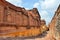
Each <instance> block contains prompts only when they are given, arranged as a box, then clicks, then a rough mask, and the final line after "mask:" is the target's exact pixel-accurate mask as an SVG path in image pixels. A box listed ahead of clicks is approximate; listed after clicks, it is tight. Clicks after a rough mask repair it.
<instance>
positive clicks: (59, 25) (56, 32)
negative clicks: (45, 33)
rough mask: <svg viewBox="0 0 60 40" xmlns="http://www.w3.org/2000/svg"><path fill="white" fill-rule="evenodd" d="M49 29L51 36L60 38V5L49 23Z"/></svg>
mask: <svg viewBox="0 0 60 40" xmlns="http://www.w3.org/2000/svg"><path fill="white" fill-rule="evenodd" d="M49 29H50V34H51V36H53V37H54V38H55V39H56V40H60V5H59V7H58V9H57V11H56V12H55V15H54V17H53V19H52V20H51V23H50V24H49Z"/></svg>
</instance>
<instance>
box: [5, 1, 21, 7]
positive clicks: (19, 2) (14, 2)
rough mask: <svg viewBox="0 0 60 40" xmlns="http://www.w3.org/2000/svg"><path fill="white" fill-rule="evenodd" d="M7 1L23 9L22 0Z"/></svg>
mask: <svg viewBox="0 0 60 40" xmlns="http://www.w3.org/2000/svg"><path fill="white" fill-rule="evenodd" d="M6 1H8V2H10V3H12V4H14V5H16V6H20V7H22V0H6Z"/></svg>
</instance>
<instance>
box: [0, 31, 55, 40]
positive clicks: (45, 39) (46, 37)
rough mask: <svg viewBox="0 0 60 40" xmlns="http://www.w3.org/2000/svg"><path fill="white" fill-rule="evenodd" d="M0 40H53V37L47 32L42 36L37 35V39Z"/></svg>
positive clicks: (4, 39)
mask: <svg viewBox="0 0 60 40" xmlns="http://www.w3.org/2000/svg"><path fill="white" fill-rule="evenodd" d="M0 40H55V39H54V38H53V37H51V34H50V33H49V32H45V33H43V34H42V35H39V36H37V37H31V38H19V37H16V38H0Z"/></svg>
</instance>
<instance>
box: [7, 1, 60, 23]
mask: <svg viewBox="0 0 60 40" xmlns="http://www.w3.org/2000/svg"><path fill="white" fill-rule="evenodd" d="M6 1H8V2H10V3H12V4H14V5H16V6H19V7H24V8H26V9H27V10H29V9H32V8H37V9H38V11H39V13H40V15H41V19H44V20H46V24H48V23H50V21H51V19H52V17H53V15H54V13H55V11H56V10H57V8H58V6H59V4H60V0H6Z"/></svg>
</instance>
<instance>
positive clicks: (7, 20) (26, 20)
mask: <svg viewBox="0 0 60 40" xmlns="http://www.w3.org/2000/svg"><path fill="white" fill-rule="evenodd" d="M41 25H46V24H45V21H43V20H41V17H40V15H39V12H38V10H37V8H33V9H31V10H26V9H25V8H22V7H17V6H15V5H12V4H11V3H9V2H7V1H5V0H0V35H1V34H6V33H7V34H6V35H8V34H10V35H9V36H11V35H12V36H13V35H18V36H19V34H23V35H22V36H24V33H25V35H26V36H29V35H37V34H40V32H41V30H40V26H41ZM12 32H14V33H15V34H14V33H13V34H12ZM20 32H21V33H20ZM27 33H28V34H27Z"/></svg>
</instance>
